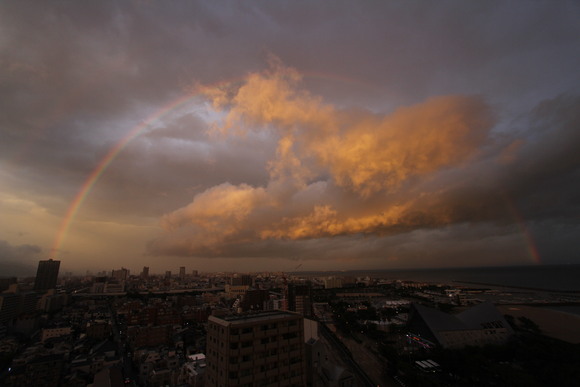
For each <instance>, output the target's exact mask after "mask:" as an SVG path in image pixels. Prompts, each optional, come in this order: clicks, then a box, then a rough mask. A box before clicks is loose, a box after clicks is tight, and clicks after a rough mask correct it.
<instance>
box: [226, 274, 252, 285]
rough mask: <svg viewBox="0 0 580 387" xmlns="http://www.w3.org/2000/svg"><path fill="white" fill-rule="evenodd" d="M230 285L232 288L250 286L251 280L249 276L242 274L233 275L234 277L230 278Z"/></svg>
mask: <svg viewBox="0 0 580 387" xmlns="http://www.w3.org/2000/svg"><path fill="white" fill-rule="evenodd" d="M230 283H231V284H232V285H233V286H241V285H243V286H252V283H253V278H252V276H251V275H249V274H242V275H241V276H240V275H238V274H234V276H233V277H232V278H230Z"/></svg>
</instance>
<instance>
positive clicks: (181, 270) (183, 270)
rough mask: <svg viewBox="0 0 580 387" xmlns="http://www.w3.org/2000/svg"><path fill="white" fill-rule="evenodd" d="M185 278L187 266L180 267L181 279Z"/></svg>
mask: <svg viewBox="0 0 580 387" xmlns="http://www.w3.org/2000/svg"><path fill="white" fill-rule="evenodd" d="M184 278H185V266H181V267H180V268H179V279H184Z"/></svg>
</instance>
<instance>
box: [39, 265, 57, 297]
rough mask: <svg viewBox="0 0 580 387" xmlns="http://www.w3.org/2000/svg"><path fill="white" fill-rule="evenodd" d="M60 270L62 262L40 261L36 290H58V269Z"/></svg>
mask: <svg viewBox="0 0 580 387" xmlns="http://www.w3.org/2000/svg"><path fill="white" fill-rule="evenodd" d="M59 268H60V261H53V260H52V259H49V260H48V261H39V262H38V269H37V271H36V279H35V280H34V290H35V291H37V292H44V291H46V290H48V289H54V288H56V280H57V278H58V269H59Z"/></svg>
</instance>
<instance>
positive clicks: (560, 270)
mask: <svg viewBox="0 0 580 387" xmlns="http://www.w3.org/2000/svg"><path fill="white" fill-rule="evenodd" d="M307 273H308V274H306V273H305V272H299V273H293V274H296V275H306V276H330V275H337V276H338V275H341V276H352V277H371V278H383V279H387V280H389V279H390V280H402V281H417V282H429V283H443V284H451V285H453V284H455V285H463V286H469V285H470V284H472V285H474V286H477V285H485V286H497V287H506V288H519V289H527V290H530V291H535V292H538V293H542V292H557V293H574V294H580V265H535V266H502V267H470V268H444V269H441V268H437V269H412V270H411V269H391V270H347V271H325V272H307ZM548 308H549V309H554V310H558V311H560V312H564V313H569V314H574V315H577V316H580V306H578V305H562V306H560V305H558V306H548Z"/></svg>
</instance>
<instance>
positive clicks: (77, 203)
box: [50, 92, 200, 255]
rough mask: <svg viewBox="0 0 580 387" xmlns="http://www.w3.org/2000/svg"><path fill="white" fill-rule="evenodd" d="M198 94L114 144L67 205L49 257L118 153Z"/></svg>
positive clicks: (164, 110)
mask: <svg viewBox="0 0 580 387" xmlns="http://www.w3.org/2000/svg"><path fill="white" fill-rule="evenodd" d="M199 94H200V93H198V92H193V93H188V94H185V95H183V96H181V97H179V98H177V99H175V100H173V101H171V102H170V103H168V104H166V105H164V106H163V107H162V108H161V109H158V110H156V111H155V112H154V113H152V114H150V115H149V116H148V117H147V118H145V119H144V120H143V121H141V122H140V123H139V124H137V125H136V126H135V127H133V128H132V129H131V130H130V131H129V132H128V133H127V134H126V135H125V137H123V138H122V139H121V140H120V141H119V142H118V143H116V144H115V145H114V146H113V147H112V148H111V149H110V150H109V152H107V154H106V155H105V156H104V157H103V158H102V159H101V160H100V161H99V163H98V164H97V166H96V167H95V169H93V171H92V172H91V173H90V174H89V176H88V177H87V178H86V180H85V181H84V183H83V185H82V186H81V188H80V189H79V191H78V192H77V194H76V196H75V197H74V199H73V201H72V202H71V204H70V205H69V207H68V209H67V211H66V213H65V215H64V218H63V220H62V222H61V224H60V227H59V229H58V232H57V234H56V238H55V240H54V243H53V245H52V248H51V250H50V252H51V255H56V254H57V253H58V252H59V251H60V249H61V246H62V244H63V242H64V240H65V237H66V235H67V233H68V230H69V228H70V225H71V223H72V220H73V219H74V217H75V216H76V214H77V212H78V210H79V208H80V207H81V206H82V204H83V202H84V201H85V199H86V198H87V196H88V194H89V192H90V191H91V189H92V188H93V186H94V185H95V183H96V182H97V181H98V180H99V178H100V177H101V176H102V175H103V172H105V170H106V169H107V168H108V167H109V165H110V164H111V163H112V162H113V160H115V158H116V157H117V156H118V155H119V153H120V152H121V151H122V150H123V149H124V148H125V147H126V146H127V144H129V142H131V141H132V140H134V139H135V138H136V137H138V136H139V135H140V134H142V133H143V132H144V131H145V130H146V129H147V128H148V127H149V126H150V125H151V124H152V123H153V122H155V121H157V120H159V119H161V118H163V117H164V116H166V115H167V114H169V113H171V112H172V111H174V110H175V109H177V108H179V107H180V106H182V105H184V104H186V103H187V102H189V101H190V100H192V99H193V98H195V97H196V96H198V95H199Z"/></svg>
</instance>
